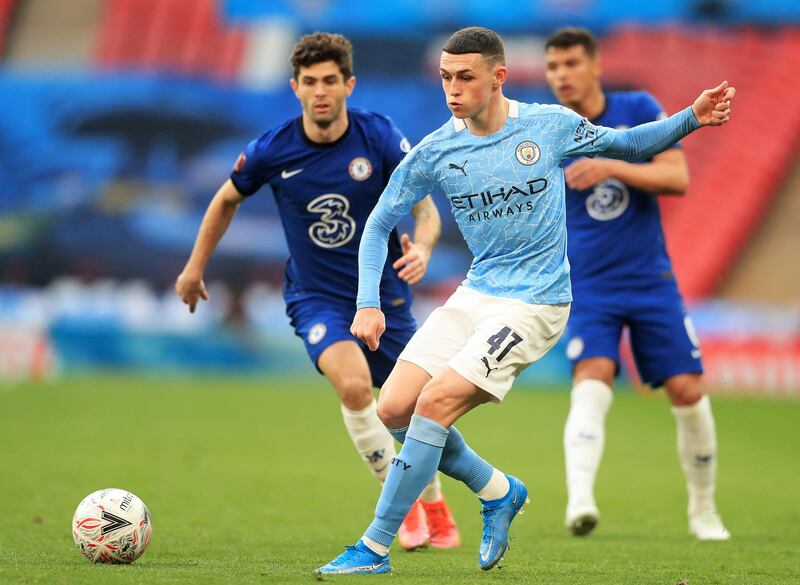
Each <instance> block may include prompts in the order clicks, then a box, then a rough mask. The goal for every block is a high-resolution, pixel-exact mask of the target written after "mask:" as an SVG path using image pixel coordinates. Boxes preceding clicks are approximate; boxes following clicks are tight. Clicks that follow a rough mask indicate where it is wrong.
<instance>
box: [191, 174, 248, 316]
mask: <svg viewBox="0 0 800 585" xmlns="http://www.w3.org/2000/svg"><path fill="white" fill-rule="evenodd" d="M243 200H244V197H242V195H241V194H240V193H239V191H237V190H236V187H234V185H233V183H232V182H231V180H230V179H228V180H227V181H226V182H225V183H224V184H223V185H222V187H220V188H219V190H218V191H217V193H216V195H214V198H213V199H212V200H211V203H210V204H209V205H208V209H207V210H206V214H205V215H204V216H203V221H202V223H201V224H200V229H199V230H198V232H197V239H196V240H195V242H194V248H193V249H192V254H191V256H189V260H188V261H187V262H186V266H185V267H184V269H183V272H181V273H180V275H178V279H177V280H176V281H175V292H176V293H178V296H179V297H180V298H181V300H182V301H183V302H184V303H185V304H187V305H189V312H191V313H194V311H195V308H196V307H197V303H198V302H199V301H200V299H203V300H204V301H207V300H208V292H207V291H206V285H205V283H204V282H203V273H204V272H205V269H206V264H207V263H208V260H209V258H211V254H213V253H214V249H215V248H216V247H217V244H218V243H219V241H220V239H221V238H222V236H223V235H224V234H225V232H226V231H227V229H228V226H229V225H230V224H231V221H233V217H234V216H235V215H236V210H237V209H239V204H240V203H241V202H242V201H243Z"/></svg>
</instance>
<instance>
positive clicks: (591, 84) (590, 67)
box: [545, 45, 601, 106]
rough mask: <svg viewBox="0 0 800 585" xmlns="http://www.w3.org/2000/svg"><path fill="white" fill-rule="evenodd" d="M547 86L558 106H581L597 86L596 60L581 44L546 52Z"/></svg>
mask: <svg viewBox="0 0 800 585" xmlns="http://www.w3.org/2000/svg"><path fill="white" fill-rule="evenodd" d="M546 62H547V72H546V74H545V75H546V77H547V83H548V84H550V89H552V90H553V93H554V94H555V96H556V97H557V98H558V101H560V102H561V103H562V104H565V105H568V106H574V105H577V104H580V103H582V102H583V101H584V100H585V99H586V98H587V97H588V96H589V95H590V94H591V93H592V92H593V91H596V89H597V88H598V87H599V81H600V73H601V68H600V60H599V59H598V58H597V57H591V56H590V55H589V54H588V53H586V49H584V48H583V46H582V45H574V46H572V47H567V48H566V49H557V48H555V47H550V48H549V49H547V56H546Z"/></svg>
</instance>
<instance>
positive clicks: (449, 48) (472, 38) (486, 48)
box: [442, 26, 506, 65]
mask: <svg viewBox="0 0 800 585" xmlns="http://www.w3.org/2000/svg"><path fill="white" fill-rule="evenodd" d="M442 50H443V51H444V52H445V53H450V54H451V55H466V54H468V53H480V54H481V55H482V56H483V58H484V59H488V60H490V61H492V62H493V63H496V64H499V65H505V63H506V52H505V49H504V48H503V39H501V38H500V35H498V34H497V33H496V32H494V31H493V30H489V29H488V28H483V27H482V26H468V27H467V28H462V29H461V30H457V31H456V32H454V33H453V34H452V35H450V38H449V39H447V42H446V43H445V44H444V47H442Z"/></svg>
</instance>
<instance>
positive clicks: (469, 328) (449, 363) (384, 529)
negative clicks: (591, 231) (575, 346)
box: [317, 27, 734, 574]
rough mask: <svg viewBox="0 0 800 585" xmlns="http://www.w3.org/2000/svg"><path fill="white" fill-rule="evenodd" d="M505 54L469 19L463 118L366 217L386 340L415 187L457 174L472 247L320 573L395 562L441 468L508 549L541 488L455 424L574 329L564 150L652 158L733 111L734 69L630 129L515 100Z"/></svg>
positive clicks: (419, 153) (444, 71) (406, 366)
mask: <svg viewBox="0 0 800 585" xmlns="http://www.w3.org/2000/svg"><path fill="white" fill-rule="evenodd" d="M504 60H505V59H504V50H503V43H502V40H501V39H500V37H499V36H498V35H497V34H496V33H494V32H493V31H490V30H488V29H485V28H480V27H470V28H466V29H462V30H459V31H457V32H456V33H454V34H453V35H452V36H451V37H450V39H448V41H447V43H446V44H445V46H444V49H443V53H442V57H441V61H440V74H441V78H442V87H443V89H444V92H445V96H446V99H447V105H448V107H449V108H450V110H451V111H452V113H453V117H452V118H451V119H450V120H449V121H448V122H447V123H446V124H445V125H444V126H442V127H441V128H440V129H439V130H437V131H435V132H433V133H432V134H429V135H428V136H426V137H425V138H424V139H423V140H422V141H421V142H420V143H419V144H418V145H417V146H416V147H415V148H413V149H412V150H411V152H409V154H408V156H406V158H405V159H404V160H403V162H402V163H400V165H398V167H397V169H396V170H395V172H394V173H393V175H392V177H391V179H390V180H389V184H388V185H387V187H386V189H385V190H384V192H383V195H381V199H380V201H379V202H378V205H377V206H376V207H375V210H374V211H373V212H372V214H370V217H369V219H368V221H367V225H366V227H365V229H364V235H363V237H362V240H361V246H360V249H359V293H358V311H357V312H356V316H355V319H354V321H353V326H352V329H351V330H352V332H353V333H354V334H355V335H356V336H357V337H359V338H360V339H363V340H364V341H365V342H366V343H367V344H368V345H369V347H370V349H373V350H375V349H377V348H378V346H379V339H380V337H381V334H382V333H383V330H384V328H385V324H384V317H383V314H382V312H381V310H380V308H379V307H380V299H379V293H378V282H379V280H380V273H381V267H382V266H383V263H384V259H385V257H386V241H387V238H388V236H389V234H390V232H391V230H392V228H393V227H394V225H396V223H397V221H398V220H399V219H400V218H401V217H402V216H403V215H404V214H405V213H407V212H408V210H409V209H410V208H411V206H412V205H414V203H415V202H416V201H418V200H419V199H420V198H421V197H423V196H424V195H425V194H426V193H429V192H431V190H433V189H434V188H436V187H441V188H442V189H443V191H444V193H445V196H446V197H447V198H448V200H449V202H450V206H451V211H452V213H453V215H454V217H455V220H456V222H457V224H458V226H459V228H460V229H461V232H462V234H463V235H464V238H465V240H466V241H467V244H468V245H469V247H470V249H471V251H472V253H473V255H474V260H473V262H472V266H471V267H470V270H469V273H468V274H467V278H466V280H465V281H464V283H463V285H462V286H461V287H459V288H458V290H456V292H455V293H454V294H453V295H452V296H451V297H450V298H449V299H448V300H447V302H446V303H445V304H444V306H442V307H440V308H438V309H436V310H435V311H434V312H433V313H432V314H431V316H430V317H429V318H428V319H427V321H426V322H425V324H424V325H423V326H422V327H421V328H420V329H419V330H418V331H417V333H415V334H414V337H413V338H412V339H411V341H410V342H409V343H408V345H407V346H406V349H405V350H403V353H402V354H401V355H400V358H399V360H398V362H397V365H396V366H395V368H394V370H392V373H391V374H390V375H389V379H388V380H387V381H386V384H384V386H383V388H382V391H381V396H380V400H379V403H378V416H380V418H381V420H383V422H384V423H385V424H386V426H387V428H388V429H389V431H390V432H391V433H392V434H393V435H394V436H395V437H397V438H398V440H399V441H401V442H402V443H403V447H402V449H401V451H400V453H398V455H397V456H396V457H395V458H394V459H393V461H392V465H391V467H390V470H389V475H388V476H387V478H386V482H385V483H384V486H383V490H382V492H381V497H380V499H379V501H378V505H377V507H376V510H375V518H374V520H373V521H372V523H371V524H370V525H369V527H368V528H367V530H366V532H365V533H364V535H363V536H362V538H361V539H360V540H359V541H358V542H357V543H356V544H355V545H352V546H349V547H347V549H346V550H345V551H344V552H343V553H342V554H340V555H339V556H338V557H337V558H336V559H334V560H333V561H331V562H329V563H328V564H326V565H324V566H323V567H320V568H319V569H317V572H318V573H339V574H367V573H386V572H389V571H390V570H391V566H390V563H389V554H388V552H389V546H390V545H391V543H392V540H393V539H394V537H395V534H396V532H397V529H398V526H399V525H400V522H401V521H402V519H403V517H404V516H405V513H406V511H407V510H408V508H409V507H410V506H411V505H412V504H413V502H414V501H415V500H416V498H417V496H418V495H419V493H420V491H421V490H422V488H423V487H424V486H425V484H426V483H427V482H428V481H429V480H430V478H431V477H432V476H433V474H434V473H436V470H437V468H438V469H439V470H440V471H442V472H443V473H445V474H446V475H449V476H451V477H453V478H455V479H458V480H460V481H463V482H464V483H465V484H466V485H467V487H469V488H470V489H471V490H472V491H473V492H475V493H476V495H477V496H478V497H479V498H480V500H481V502H482V504H483V508H482V510H481V514H482V516H483V535H482V538H481V544H480V550H479V554H478V564H479V566H480V567H481V569H483V570H488V569H491V568H492V567H494V566H495V565H496V564H497V563H498V561H499V560H500V559H501V557H502V556H503V554H504V553H505V551H506V548H507V546H508V530H509V527H510V525H511V522H512V520H513V519H514V517H515V516H516V515H517V513H519V512H520V510H521V509H522V506H523V504H524V503H525V501H526V500H527V494H528V490H527V488H526V487H525V485H524V484H523V483H522V482H521V481H520V480H519V479H517V478H515V477H513V476H511V475H506V474H504V473H502V472H500V471H499V470H497V469H495V468H494V467H492V465H490V464H489V463H487V462H486V461H485V460H484V459H482V458H481V457H480V456H478V455H477V454H476V453H475V451H473V450H472V449H471V448H470V447H469V446H467V444H466V443H465V441H464V438H463V437H462V435H461V434H460V433H459V432H458V430H457V429H456V427H454V426H453V423H454V422H455V421H456V420H458V418H459V417H461V416H462V415H463V414H465V413H466V412H468V411H470V410H472V409H473V408H475V407H476V406H478V405H480V404H483V403H486V402H498V401H501V400H502V399H503V397H504V396H505V394H506V393H507V392H508V390H509V389H510V388H511V385H512V383H513V381H514V379H515V378H516V376H517V375H518V374H519V373H520V372H521V371H522V370H524V369H525V368H526V367H528V366H529V365H530V364H532V363H533V362H535V361H536V360H538V359H539V358H540V357H541V356H542V355H544V354H545V353H546V352H547V351H548V350H549V349H550V348H551V347H552V346H553V345H554V344H555V342H556V341H557V340H558V338H559V337H560V336H561V334H562V333H563V331H564V328H565V325H566V321H567V317H568V314H569V305H570V301H571V300H572V295H571V292H570V281H569V263H568V261H567V238H566V225H565V209H564V174H563V171H562V161H563V160H565V159H567V158H571V157H575V156H580V155H586V156H595V155H598V154H603V155H605V156H609V157H616V158H626V159H632V160H638V159H646V158H648V157H651V156H653V155H654V154H656V153H658V152H660V151H662V150H664V149H665V148H668V147H670V146H671V145H672V144H674V143H675V142H676V141H677V140H679V139H680V138H682V137H684V136H686V135H687V134H689V133H690V132H692V131H693V130H696V129H698V128H700V126H703V125H721V124H724V123H725V122H727V121H728V116H729V114H730V104H729V102H730V100H731V99H732V98H733V94H734V90H733V89H732V88H728V87H727V83H725V82H724V83H723V84H721V85H720V86H719V87H717V88H715V89H713V90H707V91H704V92H703V93H702V94H701V96H700V97H699V98H697V100H696V101H695V102H694V104H693V105H692V106H691V107H689V108H686V109H685V110H683V111H682V112H679V113H678V114H676V115H675V116H673V117H671V118H668V119H666V120H662V121H659V122H654V123H651V124H646V125H643V126H639V127H637V128H633V129H630V130H624V131H618V130H612V129H610V128H604V127H598V126H595V125H593V124H591V123H590V122H589V121H588V120H586V119H585V118H581V117H580V116H578V115H577V114H576V113H575V112H573V111H572V110H569V109H567V108H564V107H562V106H541V105H536V104H521V103H518V102H515V101H511V100H508V99H506V98H505V97H504V96H503V91H502V87H503V83H504V82H505V80H506V76H507V74H508V70H507V69H506V67H505V66H504Z"/></svg>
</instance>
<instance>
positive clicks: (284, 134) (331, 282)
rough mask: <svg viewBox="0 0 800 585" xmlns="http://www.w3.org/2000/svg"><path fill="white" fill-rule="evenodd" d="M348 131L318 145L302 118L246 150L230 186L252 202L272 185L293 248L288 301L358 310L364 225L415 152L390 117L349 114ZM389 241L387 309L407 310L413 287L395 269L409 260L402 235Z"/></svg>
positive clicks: (384, 283)
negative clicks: (317, 296)
mask: <svg viewBox="0 0 800 585" xmlns="http://www.w3.org/2000/svg"><path fill="white" fill-rule="evenodd" d="M348 119H349V124H348V127H347V130H346V132H345V134H344V135H343V136H342V137H341V138H340V139H339V140H337V141H336V142H333V143H329V144H319V143H316V142H312V141H311V140H310V139H309V138H308V137H307V136H306V134H305V132H304V130H303V124H302V118H296V119H294V120H290V121H288V122H285V123H284V124H282V125H280V126H278V127H277V128H274V129H273V130H271V131H269V132H267V133H265V134H264V135H262V136H261V137H260V138H258V139H257V140H254V141H253V142H251V143H250V144H248V145H247V148H246V149H245V151H244V153H243V154H242V155H241V156H240V157H239V161H237V163H236V166H235V168H234V171H233V173H232V174H231V181H233V184H234V185H235V186H236V189H237V190H238V191H239V192H240V193H241V194H242V195H245V196H250V195H252V194H254V193H255V192H256V191H258V190H259V189H260V188H261V187H262V186H263V185H265V184H268V185H269V186H270V187H271V189H272V192H273V194H274V196H275V201H276V202H277V205H278V210H279V212H280V217H281V222H282V224H283V229H284V233H285V235H286V240H287V243H288V247H289V253H290V258H289V261H288V263H287V265H286V283H285V294H286V296H287V299H288V298H290V297H291V298H293V299H295V298H298V297H302V295H303V294H306V293H312V294H313V293H323V294H325V295H329V296H333V297H336V298H339V299H341V300H343V301H346V302H347V303H348V304H350V305H352V304H354V303H355V299H356V291H357V288H358V244H359V241H360V240H361V234H362V231H363V229H364V224H365V222H366V220H367V217H368V216H369V214H370V212H371V211H372V209H373V208H374V207H375V204H376V203H377V201H378V198H379V196H380V194H381V192H382V191H383V189H384V187H385V186H386V183H387V182H388V181H389V177H390V176H391V174H392V172H393V171H394V169H395V167H396V166H397V165H398V164H399V162H400V161H401V160H402V159H403V157H404V156H405V153H406V152H408V150H409V149H410V145H409V143H408V140H406V138H405V137H404V136H403V134H402V133H401V132H400V130H398V129H397V127H396V126H395V125H394V124H393V123H392V122H391V120H390V119H389V118H387V117H385V116H381V115H379V114H375V113H372V112H367V111H364V110H361V109H356V108H351V109H348ZM392 236H393V237H391V238H390V241H389V255H388V261H387V262H386V263H385V266H384V269H383V274H382V278H381V281H380V290H381V298H382V299H383V303H384V306H385V307H398V306H402V305H406V306H407V305H408V303H409V302H410V300H411V292H410V288H409V286H408V284H406V283H405V282H403V281H402V280H401V279H400V278H398V276H397V272H396V271H395V270H394V269H393V268H392V266H391V265H392V263H393V262H394V261H395V260H396V259H397V258H399V257H400V256H402V249H401V247H400V241H399V238H398V237H397V233H396V232H394V233H393V234H392Z"/></svg>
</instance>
